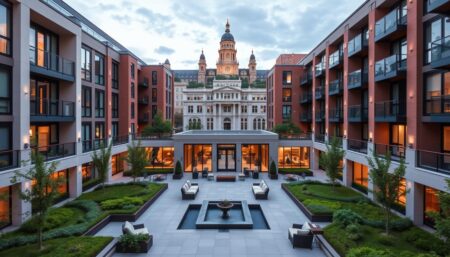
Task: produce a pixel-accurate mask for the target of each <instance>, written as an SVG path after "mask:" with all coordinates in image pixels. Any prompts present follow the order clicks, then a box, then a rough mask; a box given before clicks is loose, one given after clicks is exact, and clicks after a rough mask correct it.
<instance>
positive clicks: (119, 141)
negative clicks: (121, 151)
mask: <svg viewBox="0 0 450 257" xmlns="http://www.w3.org/2000/svg"><path fill="white" fill-rule="evenodd" d="M128 142H129V137H128V135H126V136H116V137H113V138H112V144H113V145H123V144H128Z"/></svg>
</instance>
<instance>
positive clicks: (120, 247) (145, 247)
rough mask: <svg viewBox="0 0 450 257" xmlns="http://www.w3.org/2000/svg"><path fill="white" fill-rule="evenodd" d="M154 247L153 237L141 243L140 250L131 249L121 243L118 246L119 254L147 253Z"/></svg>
mask: <svg viewBox="0 0 450 257" xmlns="http://www.w3.org/2000/svg"><path fill="white" fill-rule="evenodd" d="M152 245H153V236H151V235H150V238H149V239H148V240H147V241H143V242H139V249H130V248H129V247H128V246H127V245H122V244H121V243H120V242H119V243H117V245H116V252H117V253H147V252H148V250H150V248H151V247H152Z"/></svg>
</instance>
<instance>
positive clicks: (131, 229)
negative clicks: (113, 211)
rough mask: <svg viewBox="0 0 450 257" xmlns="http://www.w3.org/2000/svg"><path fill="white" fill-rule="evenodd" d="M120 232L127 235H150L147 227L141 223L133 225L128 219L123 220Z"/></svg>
mask: <svg viewBox="0 0 450 257" xmlns="http://www.w3.org/2000/svg"><path fill="white" fill-rule="evenodd" d="M122 232H123V233H124V234H128V235H141V234H147V235H150V233H149V232H148V230H147V228H146V227H145V226H144V225H143V224H138V225H133V224H131V223H130V222H128V221H125V224H124V225H123V226H122Z"/></svg>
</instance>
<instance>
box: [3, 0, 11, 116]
mask: <svg viewBox="0 0 450 257" xmlns="http://www.w3.org/2000/svg"><path fill="white" fill-rule="evenodd" d="M1 6H2V5H0V7H1ZM0 10H1V8H0ZM0 31H1V29H0ZM11 98H12V94H11V69H10V68H6V67H3V66H0V114H10V113H11Z"/></svg>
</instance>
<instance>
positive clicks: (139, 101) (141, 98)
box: [138, 96, 149, 105]
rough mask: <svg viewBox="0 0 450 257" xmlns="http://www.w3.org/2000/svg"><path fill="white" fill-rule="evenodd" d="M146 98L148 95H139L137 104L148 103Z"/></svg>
mask: <svg viewBox="0 0 450 257" xmlns="http://www.w3.org/2000/svg"><path fill="white" fill-rule="evenodd" d="M148 100H149V97H148V96H143V97H139V99H138V104H140V105H148Z"/></svg>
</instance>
